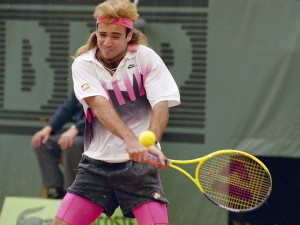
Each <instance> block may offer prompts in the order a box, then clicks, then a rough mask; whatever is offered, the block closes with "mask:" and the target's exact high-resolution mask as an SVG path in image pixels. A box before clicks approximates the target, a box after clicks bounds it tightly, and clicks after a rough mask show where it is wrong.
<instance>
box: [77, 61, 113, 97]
mask: <svg viewBox="0 0 300 225" xmlns="http://www.w3.org/2000/svg"><path fill="white" fill-rule="evenodd" d="M72 77H73V82H74V92H75V95H76V97H77V98H78V100H79V101H80V102H83V101H84V100H83V99H84V98H86V97H91V96H97V95H101V96H103V97H105V98H106V99H107V100H109V97H108V95H107V93H106V91H105V90H104V88H103V87H102V85H101V81H99V80H98V77H97V73H96V70H95V68H94V66H93V63H92V62H91V61H85V60H82V59H80V58H76V59H75V61H74V62H73V64H72Z"/></svg>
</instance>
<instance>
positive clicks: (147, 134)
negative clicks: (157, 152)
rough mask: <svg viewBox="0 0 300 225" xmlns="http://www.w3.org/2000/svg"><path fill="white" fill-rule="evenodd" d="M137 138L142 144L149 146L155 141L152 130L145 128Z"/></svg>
mask: <svg viewBox="0 0 300 225" xmlns="http://www.w3.org/2000/svg"><path fill="white" fill-rule="evenodd" d="M139 139H140V142H141V144H142V145H143V146H145V147H150V146H151V145H153V144H154V142H155V135H154V133H153V132H151V131H149V130H147V131H144V132H142V133H141V135H140V137H139Z"/></svg>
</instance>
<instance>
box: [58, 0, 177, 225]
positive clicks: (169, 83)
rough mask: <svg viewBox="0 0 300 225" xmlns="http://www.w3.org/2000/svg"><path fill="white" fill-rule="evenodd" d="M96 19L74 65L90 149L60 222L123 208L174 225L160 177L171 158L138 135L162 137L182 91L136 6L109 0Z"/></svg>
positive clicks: (85, 220) (79, 224)
mask: <svg viewBox="0 0 300 225" xmlns="http://www.w3.org/2000/svg"><path fill="white" fill-rule="evenodd" d="M94 17H95V19H96V31H95V32H93V33H92V34H91V36H90V38H89V40H88V42H87V43H86V45H84V46H82V47H81V48H79V49H78V51H77V53H76V55H75V57H74V58H75V61H74V63H73V65H72V75H73V81H74V90H75V94H76V96H77V98H78V100H79V101H80V102H81V103H82V105H83V107H84V110H85V113H86V128H85V143H84V145H85V152H84V154H83V156H82V159H81V162H80V164H79V168H78V174H77V176H76V179H75V181H74V182H73V184H72V186H71V187H70V188H69V189H68V193H67V194H66V196H65V198H64V199H63V201H62V203H61V205H60V207H59V210H58V212H57V214H56V217H55V219H54V222H53V224H56V225H57V224H63V225H65V224H71V225H88V224H90V223H92V222H93V221H94V220H96V219H97V218H98V217H99V215H100V214H101V213H105V214H106V215H107V216H112V215H113V213H114V211H115V209H116V208H117V207H118V206H120V208H121V210H122V212H123V215H124V216H125V217H129V218H131V217H135V218H136V219H137V221H138V223H139V224H140V225H152V224H161V225H163V224H168V215H167V204H168V201H167V199H166V197H165V195H164V192H163V188H162V185H161V181H160V177H159V173H158V170H159V168H162V169H164V168H165V167H166V165H164V161H165V156H164V154H163V153H162V152H161V150H160V148H159V144H155V145H153V146H151V147H147V148H146V147H144V146H142V145H141V144H140V142H139V140H138V136H139V135H140V134H141V133H142V132H143V131H145V130H151V131H152V132H154V134H155V136H156V139H157V140H158V141H159V140H160V139H161V136H162V134H163V132H164V130H165V128H166V126H167V123H168V119H169V107H172V106H176V105H178V104H180V96H179V91H178V87H177V85H176V83H175V81H174V79H173V77H172V75H171V74H170V72H169V70H168V69H167V67H166V66H165V64H164V63H163V61H162V60H161V58H160V57H159V56H158V55H157V54H156V53H155V52H154V51H153V50H152V49H150V48H149V47H147V46H146V45H147V42H146V38H145V36H144V35H143V34H142V33H141V32H139V31H138V30H136V29H134V28H133V22H134V21H135V20H136V19H137V18H138V13H137V9H136V6H135V4H134V3H131V2H130V1H129V0H106V1H104V2H103V3H101V4H99V5H98V6H97V7H96V9H95V12H94ZM148 152H149V153H152V154H154V155H157V156H158V158H159V159H160V160H159V161H160V162H158V161H157V160H156V159H154V158H153V157H148Z"/></svg>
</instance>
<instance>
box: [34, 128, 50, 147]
mask: <svg viewBox="0 0 300 225" xmlns="http://www.w3.org/2000/svg"><path fill="white" fill-rule="evenodd" d="M51 131H52V127H50V126H48V125H47V126H45V127H44V128H43V129H41V130H40V131H38V132H36V133H35V134H34V135H33V137H32V139H31V145H32V146H33V147H34V148H39V147H41V144H42V143H43V144H46V143H47V141H48V139H49V137H50V134H51Z"/></svg>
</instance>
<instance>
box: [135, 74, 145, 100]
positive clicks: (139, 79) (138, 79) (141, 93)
mask: <svg viewBox="0 0 300 225" xmlns="http://www.w3.org/2000/svg"><path fill="white" fill-rule="evenodd" d="M134 76H135V79H136V82H137V84H138V86H139V92H140V96H143V95H144V94H145V88H144V86H143V84H142V79H141V75H140V72H139V70H138V69H137V68H136V69H135V70H134Z"/></svg>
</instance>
